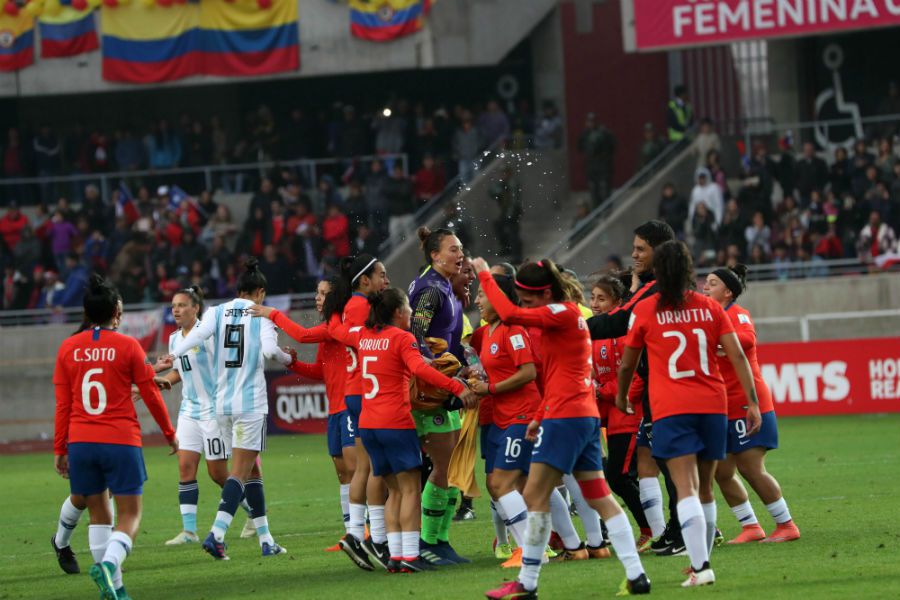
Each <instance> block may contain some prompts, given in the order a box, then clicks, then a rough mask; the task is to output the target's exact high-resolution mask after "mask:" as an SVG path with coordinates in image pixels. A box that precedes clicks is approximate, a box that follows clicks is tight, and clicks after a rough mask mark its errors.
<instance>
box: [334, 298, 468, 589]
mask: <svg viewBox="0 0 900 600" xmlns="http://www.w3.org/2000/svg"><path fill="white" fill-rule="evenodd" d="M369 302H370V304H371V305H372V310H371V313H370V315H369V318H368V319H367V320H366V324H365V328H363V329H361V330H357V331H356V332H353V333H348V337H346V338H344V339H345V340H346V341H348V342H350V343H352V344H353V345H355V346H356V347H357V349H358V353H359V362H360V365H361V370H362V377H363V380H364V391H365V394H364V396H363V399H364V400H363V409H362V414H361V415H360V419H359V426H360V430H359V432H360V437H361V438H362V440H363V444H364V445H365V447H366V451H367V452H368V454H369V457H370V460H371V461H372V473H373V474H374V475H375V477H376V478H379V479H382V480H383V481H384V482H385V483H386V484H387V487H388V489H389V490H390V494H389V496H388V500H387V506H386V507H385V521H386V523H387V532H388V533H387V536H388V545H389V548H390V563H389V564H388V571H390V572H394V573H396V572H401V571H402V572H408V573H409V572H413V573H414V572H418V571H424V570H429V569H431V568H432V567H431V566H430V565H429V564H428V563H427V562H425V561H424V560H422V559H421V558H420V557H419V525H420V517H419V515H420V499H421V494H420V491H419V490H420V476H419V472H418V471H419V468H420V467H421V465H422V453H421V449H420V446H419V439H418V436H417V435H416V425H415V422H414V421H413V418H412V415H411V414H410V403H409V378H410V376H411V375H412V376H415V377H418V378H419V379H422V380H424V381H426V382H428V383H430V384H432V385H435V386H438V387H440V388H442V389H445V390H448V391H450V392H451V393H453V394H456V395H457V396H459V397H460V398H461V399H462V400H463V402H464V403H466V405H467V406H473V407H474V402H475V395H474V394H473V393H472V392H470V391H469V390H467V389H466V387H465V386H464V385H463V384H462V383H461V382H460V381H459V380H453V379H450V378H448V377H446V376H444V375H443V374H441V373H440V372H439V371H437V370H435V369H434V368H432V367H430V366H429V365H427V364H426V363H425V361H424V360H423V359H422V356H421V355H420V354H419V351H418V344H417V342H416V339H415V338H414V337H413V335H412V334H411V333H409V331H408V330H409V327H410V316H411V315H412V310H411V309H410V308H409V302H408V300H407V298H406V294H404V293H403V292H402V291H401V290H399V289H397V288H389V289H387V290H384V291H383V292H380V293H378V294H375V295H373V296H371V297H370V298H369Z"/></svg>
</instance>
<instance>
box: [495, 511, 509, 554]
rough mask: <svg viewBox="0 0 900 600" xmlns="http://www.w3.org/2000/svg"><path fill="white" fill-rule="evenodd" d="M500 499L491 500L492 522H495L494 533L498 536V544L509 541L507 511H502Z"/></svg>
mask: <svg viewBox="0 0 900 600" xmlns="http://www.w3.org/2000/svg"><path fill="white" fill-rule="evenodd" d="M502 511H503V509H502V508H501V507H500V501H499V500H497V501H496V502H494V501H493V500H491V522H492V523H493V524H494V535H496V536H497V544H498V545H499V544H508V543H509V531H508V530H507V529H506V517H505V516H504V515H505V514H506V513H504V512H502Z"/></svg>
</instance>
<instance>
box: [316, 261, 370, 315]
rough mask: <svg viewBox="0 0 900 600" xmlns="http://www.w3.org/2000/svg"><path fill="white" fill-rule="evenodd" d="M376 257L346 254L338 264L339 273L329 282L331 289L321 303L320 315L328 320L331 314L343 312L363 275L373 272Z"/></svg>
mask: <svg viewBox="0 0 900 600" xmlns="http://www.w3.org/2000/svg"><path fill="white" fill-rule="evenodd" d="M376 264H378V259H377V258H375V257H374V256H372V255H371V254H360V255H359V256H357V257H355V258H354V257H352V256H347V257H344V258H342V259H341V262H340V264H339V271H340V274H339V275H338V276H337V278H336V279H335V280H334V281H333V282H332V283H331V291H330V292H329V293H328V295H327V296H325V304H323V305H322V316H323V317H325V320H326V321H328V320H330V319H331V316H332V315H336V314H337V315H339V314H341V313H343V312H344V307H345V306H346V305H347V302H349V301H350V296H352V295H353V292H354V291H355V290H357V289H359V286H360V283H361V281H362V277H363V275H366V276H371V275H372V274H373V273H374V272H375V265H376Z"/></svg>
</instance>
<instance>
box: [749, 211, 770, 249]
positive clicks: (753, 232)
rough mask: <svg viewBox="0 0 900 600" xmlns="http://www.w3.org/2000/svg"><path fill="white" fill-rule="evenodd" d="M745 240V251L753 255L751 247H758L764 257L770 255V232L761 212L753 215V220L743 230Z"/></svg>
mask: <svg viewBox="0 0 900 600" xmlns="http://www.w3.org/2000/svg"><path fill="white" fill-rule="evenodd" d="M744 239H746V240H747V251H748V253H749V254H751V255H752V254H753V247H754V246H759V248H760V249H761V250H762V253H763V254H764V255H766V256H768V255H769V254H771V253H772V230H771V229H770V228H769V226H768V225H766V218H765V216H764V215H763V213H762V212H761V211H757V212H755V213H753V220H752V222H751V223H750V225H748V226H747V229H745V230H744Z"/></svg>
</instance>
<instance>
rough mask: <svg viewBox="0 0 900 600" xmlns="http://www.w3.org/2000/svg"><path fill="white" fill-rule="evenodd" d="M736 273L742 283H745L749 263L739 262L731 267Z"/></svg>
mask: <svg viewBox="0 0 900 600" xmlns="http://www.w3.org/2000/svg"><path fill="white" fill-rule="evenodd" d="M729 268H730V269H731V270H732V271H733V272H734V274H735V275H737V276H738V279H740V280H741V283H744V280H745V279H746V278H747V265H745V264H741V263H737V264H736V265H734V266H733V267H729Z"/></svg>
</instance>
